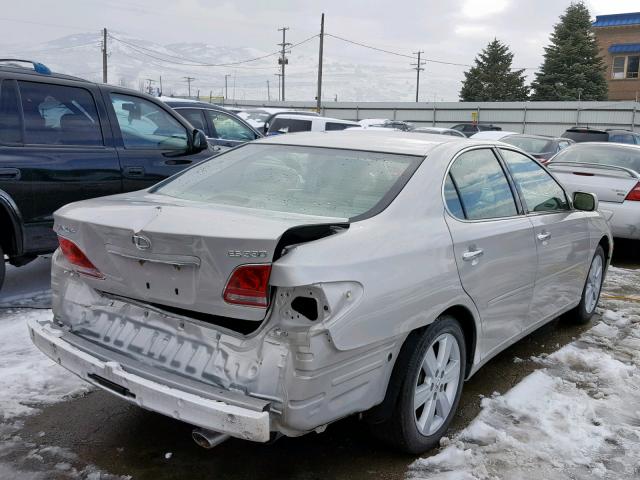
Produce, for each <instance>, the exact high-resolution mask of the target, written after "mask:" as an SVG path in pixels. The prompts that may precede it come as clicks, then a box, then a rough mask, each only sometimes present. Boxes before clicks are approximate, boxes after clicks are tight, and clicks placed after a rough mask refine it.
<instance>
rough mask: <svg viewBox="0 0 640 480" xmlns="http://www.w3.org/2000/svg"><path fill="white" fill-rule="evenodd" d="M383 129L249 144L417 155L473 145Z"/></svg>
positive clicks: (301, 135)
mask: <svg viewBox="0 0 640 480" xmlns="http://www.w3.org/2000/svg"><path fill="white" fill-rule="evenodd" d="M386 130H388V132H382V131H380V130H378V131H375V132H372V131H370V130H366V129H363V130H360V129H358V130H351V129H347V130H342V131H335V132H304V133H289V134H287V135H275V136H271V137H266V138H263V139H260V140H256V141H255V142H251V143H265V144H271V145H295V146H301V147H302V146H305V147H325V148H339V149H346V150H364V151H372V152H384V153H398V154H404V155H420V156H424V155H426V154H427V153H428V152H430V151H431V150H432V149H433V148H435V147H436V146H438V145H440V144H443V143H452V142H459V143H460V144H461V145H464V146H465V147H467V146H470V145H473V143H476V142H471V141H470V140H469V139H466V138H462V137H453V136H446V135H437V134H433V135H430V134H426V133H412V132H401V131H397V130H389V129H386ZM477 144H479V145H483V144H487V145H489V144H493V143H491V142H477Z"/></svg>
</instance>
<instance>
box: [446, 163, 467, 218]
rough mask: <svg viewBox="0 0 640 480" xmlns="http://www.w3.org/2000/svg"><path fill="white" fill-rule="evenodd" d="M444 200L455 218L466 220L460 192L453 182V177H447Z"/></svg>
mask: <svg viewBox="0 0 640 480" xmlns="http://www.w3.org/2000/svg"><path fill="white" fill-rule="evenodd" d="M444 200H445V202H447V207H448V208H449V211H450V212H451V213H452V214H453V216H454V217H458V218H465V214H464V209H463V208H462V203H460V197H459V196H458V190H457V189H456V186H455V185H454V184H453V180H451V175H450V174H449V175H447V178H446V179H445V181H444Z"/></svg>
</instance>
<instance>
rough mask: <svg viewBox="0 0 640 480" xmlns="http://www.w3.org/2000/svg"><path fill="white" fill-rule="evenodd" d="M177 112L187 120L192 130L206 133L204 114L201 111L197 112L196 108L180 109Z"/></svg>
mask: <svg viewBox="0 0 640 480" xmlns="http://www.w3.org/2000/svg"><path fill="white" fill-rule="evenodd" d="M177 112H178V113H179V114H180V115H182V116H183V117H184V118H186V119H187V122H189V123H190V124H191V125H192V126H193V128H197V129H198V130H202V131H203V132H205V133H207V123H206V121H205V119H204V114H203V113H202V110H198V109H197V108H180V109H178V110H177Z"/></svg>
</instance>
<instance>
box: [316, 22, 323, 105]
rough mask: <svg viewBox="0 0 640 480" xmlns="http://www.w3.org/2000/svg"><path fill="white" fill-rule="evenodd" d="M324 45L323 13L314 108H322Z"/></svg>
mask: <svg viewBox="0 0 640 480" xmlns="http://www.w3.org/2000/svg"><path fill="white" fill-rule="evenodd" d="M323 47H324V13H323V14H322V17H320V51H319V52H318V94H317V96H316V110H318V113H320V110H321V109H322V49H323Z"/></svg>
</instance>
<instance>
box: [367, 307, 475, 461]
mask: <svg viewBox="0 0 640 480" xmlns="http://www.w3.org/2000/svg"><path fill="white" fill-rule="evenodd" d="M398 361H401V358H400V357H399V358H398ZM404 363H405V364H404V365H397V367H399V368H397V369H396V371H397V372H403V373H404V378H403V381H402V384H401V386H400V390H399V395H398V398H397V401H396V405H395V408H394V410H393V413H392V414H391V417H390V418H389V419H388V420H386V421H385V422H383V423H380V424H377V425H374V426H373V427H374V428H375V429H376V430H377V432H375V433H376V434H377V435H376V436H377V437H379V438H383V439H385V440H386V441H387V442H388V443H390V444H391V445H393V446H394V447H396V448H398V449H400V450H402V451H404V452H407V453H411V454H419V453H422V452H425V451H426V450H429V449H431V448H433V447H435V446H436V445H438V442H439V441H440V438H441V437H442V435H443V434H444V433H445V432H446V430H447V428H448V427H449V423H450V422H451V419H452V418H453V415H454V414H455V411H456V409H457V407H458V403H459V401H460V396H461V394H462V384H463V383H464V372H465V365H466V349H465V342H464V334H463V332H462V328H461V327H460V324H459V323H458V321H457V320H456V319H455V318H453V317H451V316H443V317H440V318H439V319H438V320H436V322H434V323H433V324H432V325H430V326H429V327H428V328H427V329H426V331H425V332H424V333H423V334H422V336H421V337H420V338H419V339H418V340H417V343H416V344H415V348H414V349H413V351H412V352H411V353H410V355H408V356H406V357H405V359H404Z"/></svg>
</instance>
